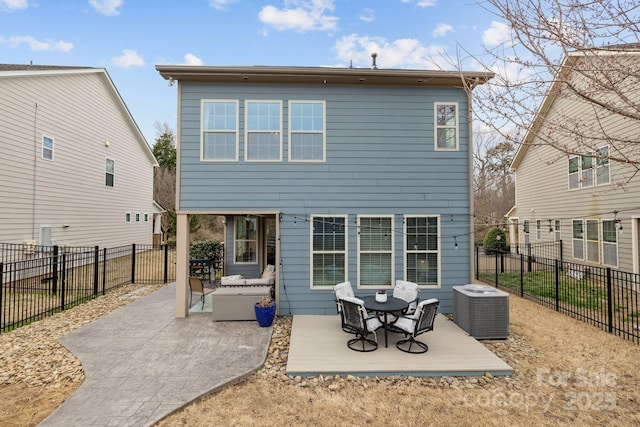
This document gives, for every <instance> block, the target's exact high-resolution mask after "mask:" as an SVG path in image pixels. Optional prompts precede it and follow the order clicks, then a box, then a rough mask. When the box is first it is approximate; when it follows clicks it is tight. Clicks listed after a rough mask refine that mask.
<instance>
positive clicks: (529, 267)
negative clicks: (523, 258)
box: [527, 243, 531, 273]
mask: <svg viewBox="0 0 640 427" xmlns="http://www.w3.org/2000/svg"><path fill="white" fill-rule="evenodd" d="M527 272H529V273H531V243H527Z"/></svg>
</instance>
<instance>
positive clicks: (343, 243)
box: [311, 216, 347, 287]
mask: <svg viewBox="0 0 640 427" xmlns="http://www.w3.org/2000/svg"><path fill="white" fill-rule="evenodd" d="M311 222H312V224H313V225H312V229H311V245H312V247H311V264H312V266H311V267H312V268H311V272H312V277H311V283H312V286H314V287H316V286H333V285H335V284H336V283H342V282H344V281H346V280H347V276H346V271H347V269H346V267H347V218H346V216H312V217H311Z"/></svg>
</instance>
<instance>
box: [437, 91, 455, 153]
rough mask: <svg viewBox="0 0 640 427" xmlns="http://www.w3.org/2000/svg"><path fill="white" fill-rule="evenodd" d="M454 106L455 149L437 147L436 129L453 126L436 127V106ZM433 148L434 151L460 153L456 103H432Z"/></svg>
mask: <svg viewBox="0 0 640 427" xmlns="http://www.w3.org/2000/svg"><path fill="white" fill-rule="evenodd" d="M440 105H455V107H456V126H455V130H456V146H455V148H445V147H443V148H440V147H438V129H440V128H442V129H449V128H453V126H438V106H440ZM433 147H434V150H435V151H460V106H459V105H458V103H457V102H434V103H433Z"/></svg>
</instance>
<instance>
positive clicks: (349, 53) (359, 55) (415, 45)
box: [334, 34, 450, 69]
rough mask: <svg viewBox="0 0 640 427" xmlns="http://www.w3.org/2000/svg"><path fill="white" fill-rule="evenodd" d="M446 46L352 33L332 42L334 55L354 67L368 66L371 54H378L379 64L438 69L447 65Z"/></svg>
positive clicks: (388, 66) (381, 66) (448, 66)
mask: <svg viewBox="0 0 640 427" xmlns="http://www.w3.org/2000/svg"><path fill="white" fill-rule="evenodd" d="M446 49H447V48H446V46H441V45H434V46H425V45H423V44H422V43H420V42H419V41H418V40H416V39H397V40H394V41H392V42H389V41H387V40H386V39H384V38H382V37H369V36H359V35H357V34H352V35H350V36H345V37H342V38H341V39H340V40H338V41H337V42H336V44H335V45H334V50H335V51H336V52H337V55H336V56H337V58H338V59H339V60H340V61H342V62H343V63H349V62H351V61H353V65H354V66H357V67H369V66H371V62H372V60H371V54H372V53H373V52H375V53H377V54H378V57H377V59H376V63H377V65H378V67H379V68H414V69H433V68H436V69H439V68H450V65H449V64H448V62H447V61H446V60H445V59H444V58H443V54H444V52H445V51H446Z"/></svg>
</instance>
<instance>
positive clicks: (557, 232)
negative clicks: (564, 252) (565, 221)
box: [553, 219, 562, 242]
mask: <svg viewBox="0 0 640 427" xmlns="http://www.w3.org/2000/svg"><path fill="white" fill-rule="evenodd" d="M553 232H554V240H555V241H556V242H559V241H560V240H562V221H560V220H559V219H556V220H555V221H554V226H553Z"/></svg>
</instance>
